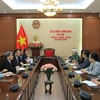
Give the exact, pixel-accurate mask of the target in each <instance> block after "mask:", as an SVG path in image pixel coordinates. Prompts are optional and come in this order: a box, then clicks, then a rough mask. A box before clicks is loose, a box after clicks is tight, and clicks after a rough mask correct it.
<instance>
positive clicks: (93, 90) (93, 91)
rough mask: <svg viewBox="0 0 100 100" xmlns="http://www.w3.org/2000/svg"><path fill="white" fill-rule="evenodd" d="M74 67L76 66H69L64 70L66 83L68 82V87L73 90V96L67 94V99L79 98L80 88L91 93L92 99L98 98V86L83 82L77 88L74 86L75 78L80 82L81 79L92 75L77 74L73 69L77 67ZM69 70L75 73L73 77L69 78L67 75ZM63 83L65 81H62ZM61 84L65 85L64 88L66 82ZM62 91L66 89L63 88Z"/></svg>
mask: <svg viewBox="0 0 100 100" xmlns="http://www.w3.org/2000/svg"><path fill="white" fill-rule="evenodd" d="M74 67H76V66H70V68H69V69H68V70H64V72H65V76H66V80H67V82H68V83H67V84H70V87H71V89H72V91H73V94H74V95H73V96H74V98H73V97H71V95H70V94H69V95H70V97H69V99H68V100H80V92H81V90H82V91H86V92H87V93H89V94H90V95H91V97H92V100H100V86H88V85H87V84H83V83H82V86H81V87H79V88H75V87H74V81H75V80H79V81H80V82H82V81H85V80H88V79H89V78H90V77H93V76H90V75H88V74H77V73H75V70H77V69H76V68H74ZM69 72H72V73H73V74H74V75H75V77H74V78H69V77H68V73H69ZM89 81H90V80H89ZM63 82H64V81H63ZM63 84H65V83H63ZM62 86H65V87H64V89H66V84H65V85H62ZM64 91H66V90H64ZM65 93H66V92H65ZM66 94H67V96H68V93H66ZM67 96H66V97H67ZM71 98H72V99H71Z"/></svg>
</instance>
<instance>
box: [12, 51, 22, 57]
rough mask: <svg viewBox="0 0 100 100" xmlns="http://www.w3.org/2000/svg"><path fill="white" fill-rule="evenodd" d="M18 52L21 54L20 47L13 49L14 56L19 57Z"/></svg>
mask: <svg viewBox="0 0 100 100" xmlns="http://www.w3.org/2000/svg"><path fill="white" fill-rule="evenodd" d="M20 54H21V53H20V49H15V50H14V55H15V56H17V57H19V56H20Z"/></svg>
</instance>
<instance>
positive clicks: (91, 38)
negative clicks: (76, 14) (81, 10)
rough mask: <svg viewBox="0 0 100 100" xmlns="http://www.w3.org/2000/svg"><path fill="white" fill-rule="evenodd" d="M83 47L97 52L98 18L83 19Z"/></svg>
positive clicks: (98, 38)
mask: <svg viewBox="0 0 100 100" xmlns="http://www.w3.org/2000/svg"><path fill="white" fill-rule="evenodd" d="M84 30H85V31H84V42H83V43H84V49H87V50H90V51H92V52H97V53H98V54H99V48H100V44H99V42H100V19H99V18H86V19H85V21H84Z"/></svg>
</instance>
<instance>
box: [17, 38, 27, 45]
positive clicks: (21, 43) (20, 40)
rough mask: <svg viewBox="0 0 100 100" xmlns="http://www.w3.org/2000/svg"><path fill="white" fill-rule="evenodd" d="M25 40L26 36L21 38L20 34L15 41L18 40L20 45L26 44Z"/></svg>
mask: <svg viewBox="0 0 100 100" xmlns="http://www.w3.org/2000/svg"><path fill="white" fill-rule="evenodd" d="M25 40H26V38H22V36H20V39H19V40H17V42H19V43H20V45H21V46H22V45H23V44H26V42H25Z"/></svg>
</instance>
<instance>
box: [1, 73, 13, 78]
mask: <svg viewBox="0 0 100 100" xmlns="http://www.w3.org/2000/svg"><path fill="white" fill-rule="evenodd" d="M7 75H9V76H12V75H15V74H14V73H12V72H6V73H1V72H0V78H3V77H5V76H7Z"/></svg>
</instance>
